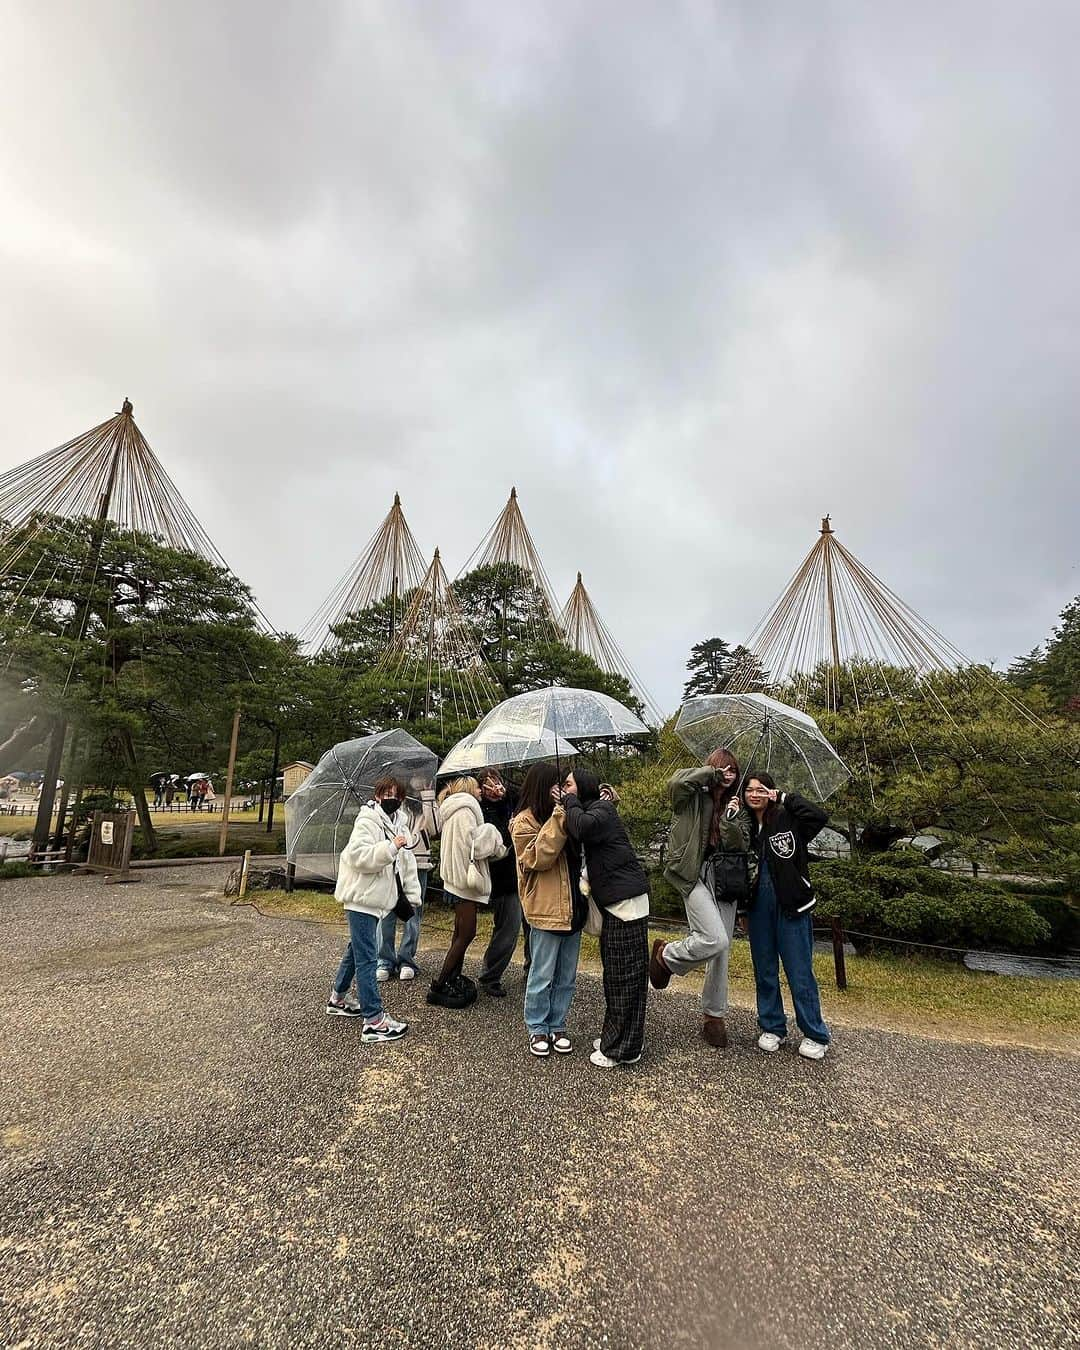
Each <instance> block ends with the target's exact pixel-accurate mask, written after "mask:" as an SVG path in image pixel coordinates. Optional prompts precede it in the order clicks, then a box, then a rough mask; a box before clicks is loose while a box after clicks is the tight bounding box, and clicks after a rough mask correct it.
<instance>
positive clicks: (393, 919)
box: [379, 872, 430, 975]
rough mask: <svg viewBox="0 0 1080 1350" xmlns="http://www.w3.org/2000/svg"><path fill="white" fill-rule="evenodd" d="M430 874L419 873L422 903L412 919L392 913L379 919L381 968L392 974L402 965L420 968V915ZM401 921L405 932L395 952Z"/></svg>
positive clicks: (414, 968) (422, 910) (415, 968)
mask: <svg viewBox="0 0 1080 1350" xmlns="http://www.w3.org/2000/svg"><path fill="white" fill-rule="evenodd" d="M429 875H430V874H429V873H428V872H418V873H417V877H418V878H419V881H420V903H419V905H417V907H416V909H415V910H414V911H413V916H412V918H411V919H406V920H401V919H399V918H398V916H397V915H396V914H394V913H390V914H387V915H386V917H385V918H382V919H380V920H379V969H380V970H388V971H390V973H391V974H392V975H396V974H397V973H398V971H399V970H400V969H401V967H402V966H411V967H412V969H413V970H418V969H419V967H418V966H417V964H416V944H417V943H418V942H419V941H420V916H421V915H422V914H423V912H424V896H425V895H427V884H428V876H429ZM399 923H400V924H401V926H402V928H403V929H404V932H403V933H402V935H401V946H400V948H399V949H398V951H397V953H396V954H395V952H394V944H395V942H396V941H397V926H398V924H399Z"/></svg>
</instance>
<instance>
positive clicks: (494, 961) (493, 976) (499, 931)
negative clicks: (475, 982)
mask: <svg viewBox="0 0 1080 1350" xmlns="http://www.w3.org/2000/svg"><path fill="white" fill-rule="evenodd" d="M491 917H492V919H493V920H494V923H493V925H492V930H491V941H490V942H489V943H488V945H487V951H486V952H485V953H484V962H483V965H482V966H481V967H480V983H481V984H496V983H497V982H498V981H499V980H501V979H502V977H503V975H504V974H505V973H506V968H507V966H508V965H509V964H510V958H511V957H512V956H513V954H514V948H515V947H516V946H517V940H518V936H519V935H520V933H521V901H520V900H519V899H518V893H517V891H508V892H507V893H506V894H504V895H493V896H492V897H491Z"/></svg>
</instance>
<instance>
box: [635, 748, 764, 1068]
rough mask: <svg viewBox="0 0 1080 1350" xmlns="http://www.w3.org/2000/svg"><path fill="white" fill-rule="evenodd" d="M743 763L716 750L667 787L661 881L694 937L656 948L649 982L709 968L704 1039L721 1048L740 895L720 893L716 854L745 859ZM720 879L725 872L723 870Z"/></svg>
mask: <svg viewBox="0 0 1080 1350" xmlns="http://www.w3.org/2000/svg"><path fill="white" fill-rule="evenodd" d="M738 786H739V765H738V762H737V761H736V759H735V756H734V755H733V754H732V753H731V751H730V750H723V749H718V750H714V751H713V752H712V754H711V755H710V756H709V758H708V759H707V760H706V762H705V764H704V765H703V766H702V767H701V768H699V769H681V770H680V771H679V772H678V773H677V774H675V775H674V777H673V778H672V779H671V781H670V782H669V784H668V790H669V792H670V794H671V808H672V821H671V833H670V835H669V837H668V845H667V853H666V859H665V867H664V877H665V879H666V880H667V881H669V882H670V883H671V885H672V886H674V887H675V889H676V890H677V891H678V892H679V894H680V896H681V897H682V902H683V905H684V906H685V907H686V921H687V923H688V924H689V925H690V932H689V933H688V934H687V936H686V937H684V938H682V939H681V940H680V941H679V942H665V941H664V940H663V938H658V939H657V940H656V942H654V943H653V948H652V955H651V956H650V958H649V981H650V983H651V984H652V986H653V988H654V989H664V988H666V986H667V985H668V983H669V982H670V980H671V977H672V975H685V974H687V972H688V971H691V970H696V969H698V968H699V967H700V966H705V967H706V971H705V986H704V988H703V989H702V991H701V1006H702V1011H703V1013H704V1018H705V1020H704V1023H703V1025H702V1028H701V1035H702V1037H703V1038H704V1040H705V1041H706V1043H707V1044H709V1045H711V1046H714V1047H715V1048H716V1049H718V1050H723V1049H725V1048H726V1046H727V1043H728V1037H727V1026H726V1022H725V1019H726V1017H727V1010H728V957H729V954H730V950H731V939H732V935H733V934H734V932H735V914H736V911H737V908H738V903H737V900H738V897H733V896H731V895H729V894H727V893H726V892H725V893H721V894H717V890H716V887H717V883H716V880H715V878H716V877H717V875H718V874H717V870H716V868H715V867H714V866H710V865H709V863H710V859H712V858H713V857H714V856H715V855H717V854H721V855H728V856H730V855H732V854H734V855H736V861H738V858H739V855H742V856H743V857H745V855H746V854H747V853H748V851H749V848H750V815H749V812H748V811H747V810H745V808H744V807H743V805H742V803H741V801H740V800H739V792H738ZM721 875H723V873H721Z"/></svg>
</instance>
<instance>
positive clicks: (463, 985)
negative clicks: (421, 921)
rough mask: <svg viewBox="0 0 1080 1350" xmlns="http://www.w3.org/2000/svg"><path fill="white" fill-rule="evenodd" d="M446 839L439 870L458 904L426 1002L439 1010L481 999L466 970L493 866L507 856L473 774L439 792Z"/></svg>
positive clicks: (440, 812) (462, 1006)
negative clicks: (478, 911)
mask: <svg viewBox="0 0 1080 1350" xmlns="http://www.w3.org/2000/svg"><path fill="white" fill-rule="evenodd" d="M438 801H439V819H440V821H441V824H442V837H441V842H440V845H439V872H440V874H441V876H442V879H443V886H444V889H445V892H446V898H447V899H448V900H449V901H450V902H451V904H453V906H454V932H453V936H452V937H451V939H450V949H449V951H448V952H447V953H446V957H445V959H444V960H443V964H442V970H440V972H439V975H438V978H437V979H435V980H433V981H432V985H431V988H430V990H429V991H428V996H427V1001H428V1003H433V1004H435V1005H436V1006H437V1007H440V1008H465V1007H468V1005H469V1004H470V1003H474V1002H475V1001H476V985H475V984H473V982H472V980H470V979H469V978H468V977H467V976H466V975H464V974H463V973H462V965H463V964H464V961H465V953H466V952H467V951H468V950H469V944H470V943H471V942H472V940H473V938H474V937H475V936H476V909H477V906H478V905H486V904H487V903H488V901H489V900H490V899H491V866H490V864H491V863H492V862H493V861H498V859H499V858H502V857H505V855H506V845H505V844H504V843H503V841H502V837H501V835H500V834H499V831H498V829H497V828H496V827H495V826H494V825H489V824H487V822H485V820H484V814H483V812H482V811H481V809H480V784H479V783H478V782H477V781H476V779H475V778H472V777H461V778H454V779H451V781H450V782H449V783H447V784H446V786H445V787H444V788H443V790H442V791H441V792H440V793H439V797H438Z"/></svg>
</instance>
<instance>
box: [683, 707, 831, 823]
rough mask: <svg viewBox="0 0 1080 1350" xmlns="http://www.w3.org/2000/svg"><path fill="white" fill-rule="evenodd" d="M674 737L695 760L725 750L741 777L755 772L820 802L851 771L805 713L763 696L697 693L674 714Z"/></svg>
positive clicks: (828, 795) (782, 786)
mask: <svg viewBox="0 0 1080 1350" xmlns="http://www.w3.org/2000/svg"><path fill="white" fill-rule="evenodd" d="M675 734H676V736H678V738H679V740H680V741H682V743H683V745H685V746H686V748H687V749H688V750H689V751H690V752H691V753H692V754H694V755H696V756H697V757H698V759H707V758H708V757H709V755H711V754H712V752H713V751H714V750H719V749H724V750H730V751H731V753H732V754H733V755H734V756H735V758H736V759H737V760H738V761H739V765H740V767H741V769H742V771H743V774H744V775H746V774H747V773H748V772H753V770H755V769H758V770H761V771H763V772H765V773H768V774H771V775H772V777H773V778H775V779H776V782H777V784H778V785H779V786H780V787H781V788H784V789H786V790H789V791H793V792H799V793H801V794H802V795H803V796H804V797H813V798H815V799H816V800H817V801H821V802H823V801H825V800H826V799H827V798H828V797H831V796H832V794H833V793H834V792H836V791H837V790H838V789H839V788H841V787H843V786H844V784H845V783H846V782H847V780H848V779H849V778H850V777H851V770H850V769H849V768H848V767H847V765H846V764H845V763H844V761H843V760H842V759H841V758H840V756H839V755H838V754H837V753H836V751H835V750H834V749H833V748H832V746H831V745H830V744H829V742H828V741H827V740H826V739H825V737H824V736H823V735H822V734H821V731H820V730H819V728H818V724H817V723H816V722H815V721H814V719H813V718H812V717H810V716H809V714H807V713H804V712H800V711H799V710H798V709H797V708H789V707H788V706H787V704H786V703H778V702H777V700H776V699H774V698H769V697H767V695H765V694H702V695H700V696H698V697H697V698H690V699H687V700H686V702H685V703H684V704H683V706H682V707H681V708H680V709H679V717H678V721H677V722H676V723H675Z"/></svg>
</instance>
